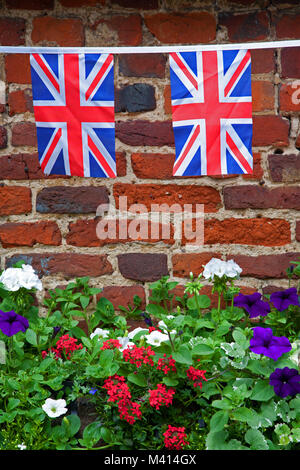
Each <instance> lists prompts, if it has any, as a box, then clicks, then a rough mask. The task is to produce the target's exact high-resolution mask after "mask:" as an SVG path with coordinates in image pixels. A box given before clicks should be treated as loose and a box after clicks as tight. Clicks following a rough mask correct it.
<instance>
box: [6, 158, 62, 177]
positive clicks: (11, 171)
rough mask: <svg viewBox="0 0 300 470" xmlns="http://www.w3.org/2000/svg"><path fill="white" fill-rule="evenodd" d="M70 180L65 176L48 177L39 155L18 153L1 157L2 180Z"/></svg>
mask: <svg viewBox="0 0 300 470" xmlns="http://www.w3.org/2000/svg"><path fill="white" fill-rule="evenodd" d="M53 178H66V179H68V178H70V177H69V176H65V175H49V176H46V175H45V174H44V173H43V171H42V169H41V166H40V163H39V158H38V154H37V153H33V154H31V153H17V154H11V155H2V156H1V157H0V180H35V179H53Z"/></svg>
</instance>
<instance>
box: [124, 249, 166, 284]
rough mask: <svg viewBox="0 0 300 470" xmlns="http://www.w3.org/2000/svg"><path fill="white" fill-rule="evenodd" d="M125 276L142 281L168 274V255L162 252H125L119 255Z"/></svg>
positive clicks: (155, 279) (149, 280)
mask: <svg viewBox="0 0 300 470" xmlns="http://www.w3.org/2000/svg"><path fill="white" fill-rule="evenodd" d="M118 264H119V270H120V272H121V274H122V276H123V277H125V278H126V279H132V280H135V281H141V282H147V281H148V282H153V281H157V280H158V279H160V278H161V277H162V276H167V275H168V274H169V271H168V263H167V255H165V254H161V253H124V254H121V255H118Z"/></svg>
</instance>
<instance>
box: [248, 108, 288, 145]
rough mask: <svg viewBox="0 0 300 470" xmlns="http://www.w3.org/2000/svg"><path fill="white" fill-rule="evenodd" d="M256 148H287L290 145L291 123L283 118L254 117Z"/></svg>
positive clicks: (271, 116) (253, 141)
mask: <svg viewBox="0 0 300 470" xmlns="http://www.w3.org/2000/svg"><path fill="white" fill-rule="evenodd" d="M252 144H253V146H254V147H261V146H267V145H272V146H276V147H287V146H288V145H289V121H288V120H287V119H284V118H282V117H281V116H275V115H265V116H264V115H259V116H253V140H252Z"/></svg>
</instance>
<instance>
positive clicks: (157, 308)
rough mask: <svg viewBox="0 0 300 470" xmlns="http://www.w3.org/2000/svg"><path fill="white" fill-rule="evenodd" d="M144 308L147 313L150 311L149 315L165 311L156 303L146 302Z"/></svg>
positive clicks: (161, 313) (157, 314)
mask: <svg viewBox="0 0 300 470" xmlns="http://www.w3.org/2000/svg"><path fill="white" fill-rule="evenodd" d="M146 310H147V312H148V313H150V315H154V316H155V317H157V316H159V315H163V314H164V313H166V312H165V310H164V308H163V307H162V306H161V305H157V304H148V305H147V307H146Z"/></svg>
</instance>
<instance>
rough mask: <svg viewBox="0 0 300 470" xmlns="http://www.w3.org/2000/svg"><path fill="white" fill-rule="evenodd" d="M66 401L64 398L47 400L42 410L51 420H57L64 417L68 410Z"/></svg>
mask: <svg viewBox="0 0 300 470" xmlns="http://www.w3.org/2000/svg"><path fill="white" fill-rule="evenodd" d="M66 404H67V403H66V400H64V399H63V398H61V399H59V400H53V399H52V398H47V400H46V401H45V403H44V404H43V406H42V408H43V410H44V411H45V413H46V414H47V415H48V416H49V418H57V417H58V416H61V415H64V414H65V413H66V412H67V411H68V408H66Z"/></svg>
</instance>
